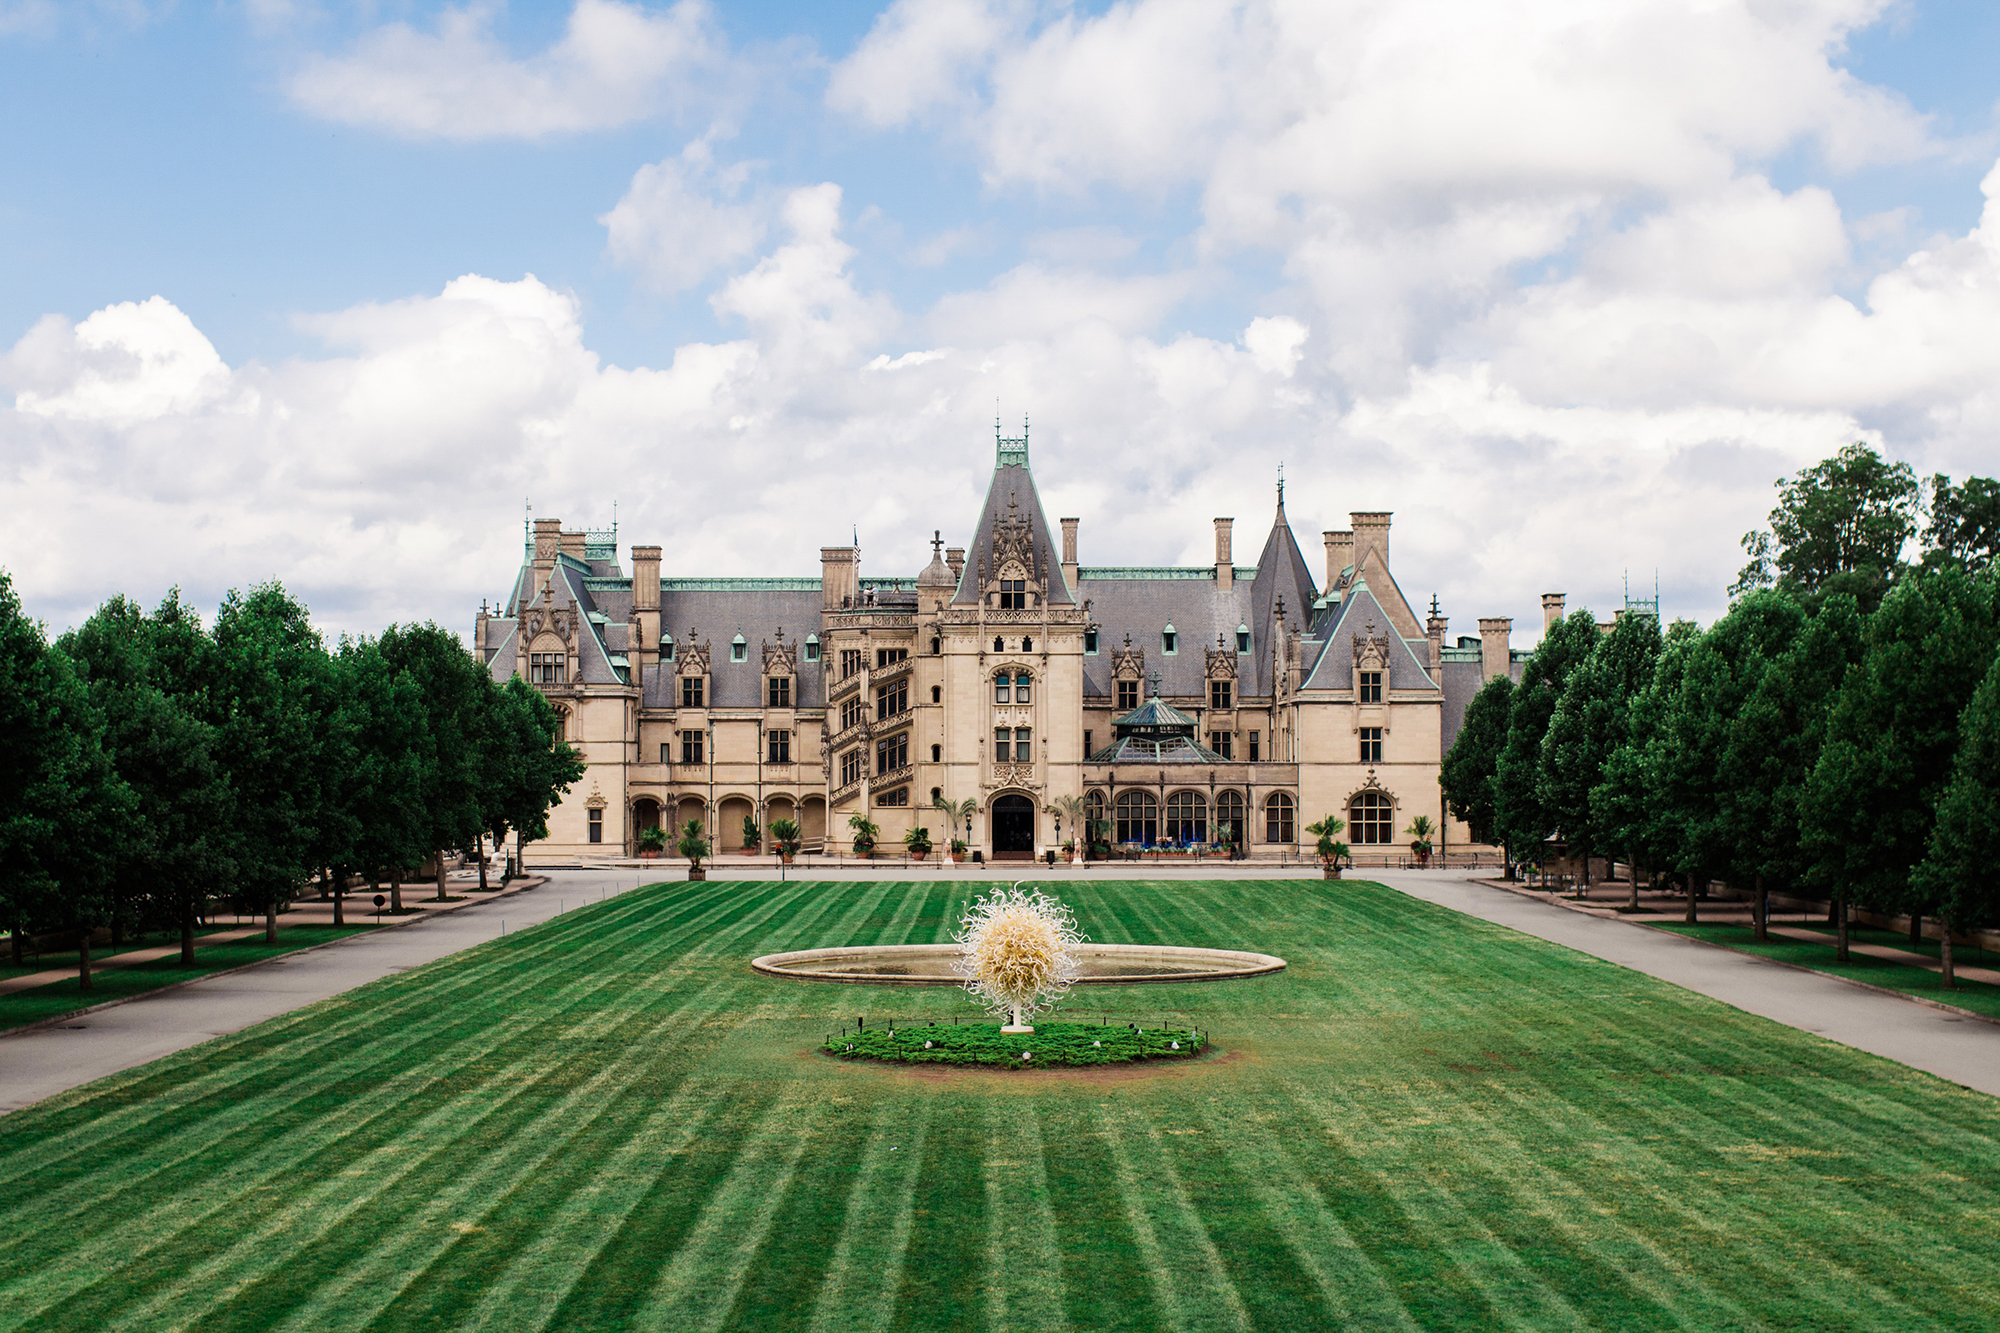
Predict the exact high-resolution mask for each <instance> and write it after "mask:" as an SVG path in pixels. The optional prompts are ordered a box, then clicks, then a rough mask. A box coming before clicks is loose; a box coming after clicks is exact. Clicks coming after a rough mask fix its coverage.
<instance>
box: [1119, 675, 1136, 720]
mask: <svg viewBox="0 0 2000 1333" xmlns="http://www.w3.org/2000/svg"><path fill="white" fill-rule="evenodd" d="M1138 706H1139V682H1138V681H1136V680H1121V681H1119V682H1118V710H1119V711H1120V712H1123V713H1129V712H1131V711H1132V710H1133V709H1135V708H1137V707H1138Z"/></svg>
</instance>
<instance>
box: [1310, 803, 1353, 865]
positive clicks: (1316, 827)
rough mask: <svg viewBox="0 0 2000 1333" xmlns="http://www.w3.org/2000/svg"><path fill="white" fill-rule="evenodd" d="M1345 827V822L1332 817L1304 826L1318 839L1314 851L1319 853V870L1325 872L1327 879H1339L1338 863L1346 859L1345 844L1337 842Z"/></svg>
mask: <svg viewBox="0 0 2000 1333" xmlns="http://www.w3.org/2000/svg"><path fill="white" fill-rule="evenodd" d="M1346 827H1347V821H1346V820H1344V819H1335V818H1334V817H1333V816H1332V815H1328V816H1327V817H1326V818H1325V819H1322V820H1320V821H1319V823H1317V824H1308V825H1306V832H1308V833H1310V834H1312V835H1313V836H1314V837H1316V838H1318V839H1319V842H1318V844H1317V845H1316V846H1315V848H1314V850H1316V851H1317V852H1318V853H1319V864H1320V868H1321V869H1322V870H1324V871H1325V872H1326V878H1328V879H1339V878H1340V863H1341V862H1342V861H1344V860H1346V859H1347V855H1348V851H1347V844H1346V843H1344V842H1340V841H1338V836H1339V833H1340V831H1341V830H1342V829H1344V828H1346Z"/></svg>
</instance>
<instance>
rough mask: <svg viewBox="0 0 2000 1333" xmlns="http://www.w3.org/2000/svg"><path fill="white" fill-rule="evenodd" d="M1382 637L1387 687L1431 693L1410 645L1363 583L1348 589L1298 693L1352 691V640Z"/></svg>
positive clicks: (1428, 680) (1430, 683)
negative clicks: (1386, 649) (1386, 657)
mask: <svg viewBox="0 0 2000 1333" xmlns="http://www.w3.org/2000/svg"><path fill="white" fill-rule="evenodd" d="M1362 637H1373V638H1376V639H1384V638H1386V639H1387V640H1388V641H1389V688H1390V689H1392V690H1434V689H1436V688H1437V687H1438V686H1437V682H1436V681H1435V680H1433V679H1432V678H1431V673H1430V671H1429V670H1428V669H1427V668H1426V667H1425V666H1424V663H1423V659H1421V658H1419V657H1418V656H1417V654H1416V650H1415V649H1414V648H1412V647H1411V646H1410V641H1409V640H1408V639H1405V638H1404V637H1403V636H1402V634H1401V632H1399V631H1398V630H1397V628H1396V626H1395V624H1394V622H1392V621H1391V620H1390V618H1389V616H1388V613H1387V612H1385V611H1384V610H1383V609H1382V604H1381V603H1380V602H1378V601H1376V600H1375V594H1374V592H1373V591H1372V590H1371V589H1370V588H1369V587H1368V585H1367V584H1366V583H1365V582H1357V583H1355V584H1353V585H1352V586H1351V587H1350V588H1349V589H1348V594H1347V597H1346V599H1345V600H1344V601H1343V602H1342V603H1341V606H1340V619H1339V620H1338V621H1336V622H1335V624H1334V626H1333V628H1332V630H1331V631H1329V632H1328V634H1327V636H1326V647H1325V649H1324V650H1323V651H1322V652H1321V653H1320V655H1319V661H1318V662H1316V663H1314V664H1313V669H1312V672H1311V674H1310V675H1308V676H1307V677H1306V680H1305V683H1304V684H1303V685H1301V686H1300V687H1299V688H1300V689H1302V690H1351V689H1353V688H1354V677H1353V675H1352V672H1353V670H1354V641H1355V640H1356V639H1357V638H1362Z"/></svg>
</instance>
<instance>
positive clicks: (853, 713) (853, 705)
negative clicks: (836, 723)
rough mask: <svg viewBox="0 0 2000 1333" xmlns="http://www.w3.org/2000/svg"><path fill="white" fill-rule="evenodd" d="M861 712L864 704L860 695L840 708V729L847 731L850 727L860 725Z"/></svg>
mask: <svg viewBox="0 0 2000 1333" xmlns="http://www.w3.org/2000/svg"><path fill="white" fill-rule="evenodd" d="M861 712H862V704H861V696H860V695H856V696H855V697H854V698H852V699H849V700H848V701H847V702H845V703H843V704H842V705H841V706H840V729H841V730H842V731H846V730H847V729H848V728H849V727H852V726H856V725H858V724H859V723H860V721H861Z"/></svg>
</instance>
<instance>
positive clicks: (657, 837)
mask: <svg viewBox="0 0 2000 1333" xmlns="http://www.w3.org/2000/svg"><path fill="white" fill-rule="evenodd" d="M665 850H667V831H666V830H665V829H663V828H661V827H660V826H659V825H658V824H653V825H651V826H649V827H647V828H642V829H640V830H639V852H640V854H641V855H644V854H646V853H648V852H650V853H652V854H653V855H654V856H658V855H659V854H660V853H661V852H664V851H665Z"/></svg>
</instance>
